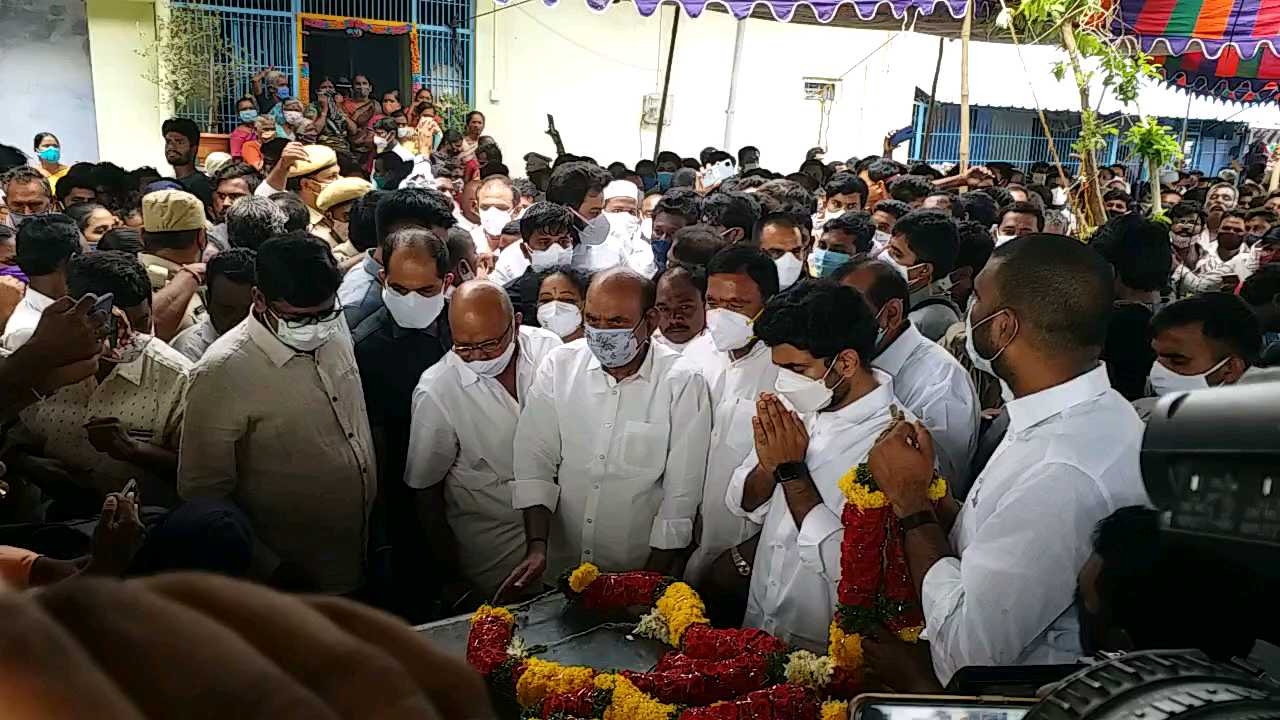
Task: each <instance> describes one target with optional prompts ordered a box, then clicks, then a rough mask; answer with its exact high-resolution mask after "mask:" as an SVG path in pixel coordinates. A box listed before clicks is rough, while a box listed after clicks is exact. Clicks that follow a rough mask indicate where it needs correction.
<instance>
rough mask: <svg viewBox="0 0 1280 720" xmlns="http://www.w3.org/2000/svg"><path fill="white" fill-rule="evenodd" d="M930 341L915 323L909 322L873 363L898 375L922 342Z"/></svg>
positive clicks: (891, 373)
mask: <svg viewBox="0 0 1280 720" xmlns="http://www.w3.org/2000/svg"><path fill="white" fill-rule="evenodd" d="M923 342H929V339H928V338H926V337H925V336H924V335H921V334H920V331H919V330H917V329H916V326H915V325H914V324H908V325H907V329H906V330H903V331H902V334H901V335H899V336H898V337H897V338H896V339H895V340H894V341H893V342H891V343H889V347H887V348H885V349H884V352H882V353H880V355H878V356H877V357H876V359H875V360H874V361H873V362H872V363H871V364H872V365H873V366H874V367H878V368H880V369H881V370H884V371H885V372H887V373H889V374H890V375H893V376H897V374H898V373H900V372H902V366H903V365H905V364H906V362H907V358H909V357H911V353H912V352H915V349H916V347H917V346H918V345H920V343H923Z"/></svg>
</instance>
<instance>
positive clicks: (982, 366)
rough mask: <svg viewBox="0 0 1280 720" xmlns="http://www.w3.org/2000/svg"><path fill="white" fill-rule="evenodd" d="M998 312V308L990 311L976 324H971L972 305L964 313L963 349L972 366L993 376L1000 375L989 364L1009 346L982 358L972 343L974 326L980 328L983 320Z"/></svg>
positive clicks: (989, 318) (985, 320) (992, 316)
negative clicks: (967, 354)
mask: <svg viewBox="0 0 1280 720" xmlns="http://www.w3.org/2000/svg"><path fill="white" fill-rule="evenodd" d="M1000 312H1001V311H1000V310H997V311H995V312H993V313H991V314H990V315H988V316H986V317H985V318H983V319H982V320H980V321H978V324H977V325H974V324H973V307H972V306H971V307H970V308H969V312H967V313H965V314H964V331H965V334H964V349H965V351H966V352H968V353H969V361H970V362H972V363H973V366H974V367H976V368H978V369H979V370H981V371H982V372H984V373H986V374H988V375H993V376H995V377H1000V376H999V375H996V371H995V369H994V368H993V367H992V366H991V364H992V363H994V362H995V361H996V358H998V357H1000V356H1001V355H1002V354H1004V351H1005V348H1008V347H1009V346H1008V345H1007V344H1006V345H1005V346H1004V347H1002V348H1000V349H999V350H998V351H996V354H995V355H992V356H991V357H989V358H984V357H982V355H981V354H979V353H978V347H977V346H976V345H974V344H973V331H974V330H975V329H976V328H980V327H982V325H983V323H985V322H987V321H988V320H991V319H992V318H994V317H995V316H997V315H999V314H1000ZM1009 342H1013V341H1012V340H1010V341H1009ZM1002 382H1003V380H1002Z"/></svg>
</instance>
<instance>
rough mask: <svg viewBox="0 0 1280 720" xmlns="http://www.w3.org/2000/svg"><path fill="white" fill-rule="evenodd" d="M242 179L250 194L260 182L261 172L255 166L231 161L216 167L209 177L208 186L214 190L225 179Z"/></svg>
mask: <svg viewBox="0 0 1280 720" xmlns="http://www.w3.org/2000/svg"><path fill="white" fill-rule="evenodd" d="M239 179H243V180H244V182H245V184H246V185H247V186H248V187H249V192H250V193H251V194H252V193H253V192H254V191H255V190H257V189H258V186H259V185H261V184H262V173H260V172H258V170H257V168H255V167H254V166H252V165H250V164H249V163H244V162H233V163H229V164H227V165H224V166H222V167H220V168H218V171H217V172H215V173H214V174H213V176H212V177H210V178H209V186H210V187H211V188H213V190H214V191H215V192H216V191H217V189H218V186H219V185H221V184H222V183H224V182H226V181H227V180H239Z"/></svg>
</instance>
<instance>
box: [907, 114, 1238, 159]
mask: <svg viewBox="0 0 1280 720" xmlns="http://www.w3.org/2000/svg"><path fill="white" fill-rule="evenodd" d="M927 107H928V101H927V99H919V98H918V99H917V100H916V104H915V122H914V125H915V133H914V135H913V136H912V139H911V149H910V158H911V160H912V161H919V160H924V161H925V162H929V163H936V164H945V163H955V162H959V160H960V106H959V105H955V104H953V103H938V104H937V105H935V106H934V109H933V112H934V119H933V121H932V122H931V123H930V124H931V125H932V126H933V133H932V136H931V138H930V140H929V156H928V157H927V158H922V157H921V153H922V152H923V149H924V148H923V145H924V132H925V122H926V120H925V116H926V114H927ZM969 113H970V114H969V119H970V122H969V162H971V163H973V164H976V165H984V164H987V163H993V162H1007V163H1012V164H1013V165H1015V166H1018V167H1023V168H1024V169H1025V168H1026V167H1027V166H1029V165H1030V164H1031V163H1034V162H1039V161H1043V162H1047V163H1052V162H1053V154H1052V153H1051V152H1050V150H1049V147H1050V145H1049V140H1048V139H1047V138H1045V134H1044V129H1043V127H1042V126H1041V124H1040V118H1039V116H1038V115H1037V114H1036V113H1035V111H1032V110H1020V109H1015V108H994V107H984V106H973V107H970V108H969ZM1045 120H1046V121H1047V122H1048V125H1049V134H1050V136H1051V137H1052V138H1053V147H1054V149H1056V150H1057V154H1058V158H1059V159H1060V160H1061V162H1062V166H1063V168H1064V169H1066V170H1067V171H1068V172H1071V173H1074V172H1076V171H1077V170H1078V168H1079V165H1080V159H1079V157H1077V156H1075V151H1074V149H1073V148H1072V143H1074V142H1075V141H1076V139H1077V138H1079V137H1080V116H1079V114H1078V113H1073V112H1046V113H1045ZM1120 120H1121V131H1120V135H1119V136H1109V137H1108V138H1107V145H1106V147H1104V148H1103V149H1102V150H1101V151H1099V152H1098V156H1097V161H1098V164H1099V165H1114V164H1116V163H1120V164H1123V165H1125V166H1126V167H1128V169H1129V173H1128V176H1129V177H1134V178H1136V177H1142V176H1143V175H1144V174H1145V171H1146V168H1144V167H1139V164H1140V163H1139V162H1138V161H1137V159H1136V158H1135V157H1134V155H1133V148H1132V147H1130V146H1129V145H1128V144H1126V143H1125V142H1124V141H1123V139H1122V136H1123V135H1124V127H1125V126H1126V125H1127V123H1128V122H1130V121H1131V119H1130V118H1128V117H1122V118H1121V119H1120ZM1160 120H1161V122H1162V123H1163V124H1164V125H1166V126H1168V127H1171V128H1173V130H1174V132H1175V133H1180V132H1181V129H1182V118H1160ZM1238 125H1239V123H1227V122H1215V121H1209V120H1191V121H1189V122H1188V123H1187V136H1186V139H1187V141H1188V142H1189V143H1190V145H1191V147H1190V149H1189V152H1188V153H1187V157H1186V158H1185V159H1184V163H1185V164H1186V165H1187V166H1188V167H1189V168H1192V169H1199V170H1203V171H1204V172H1206V173H1216V172H1217V171H1218V170H1219V169H1221V168H1222V167H1224V166H1226V165H1227V164H1228V163H1229V162H1230V160H1231V158H1233V157H1237V156H1238V155H1239V154H1240V153H1241V151H1242V143H1243V141H1244V135H1243V134H1241V133H1239V132H1238V131H1237V130H1238V127H1237V126H1238Z"/></svg>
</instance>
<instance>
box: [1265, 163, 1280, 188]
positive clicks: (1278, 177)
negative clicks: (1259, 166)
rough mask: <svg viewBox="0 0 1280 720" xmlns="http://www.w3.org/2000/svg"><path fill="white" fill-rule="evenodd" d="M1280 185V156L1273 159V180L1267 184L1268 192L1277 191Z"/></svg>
mask: <svg viewBox="0 0 1280 720" xmlns="http://www.w3.org/2000/svg"><path fill="white" fill-rule="evenodd" d="M1277 187H1280V157H1273V158H1272V159H1271V182H1270V183H1268V184H1267V192H1275V191H1276V188H1277Z"/></svg>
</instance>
